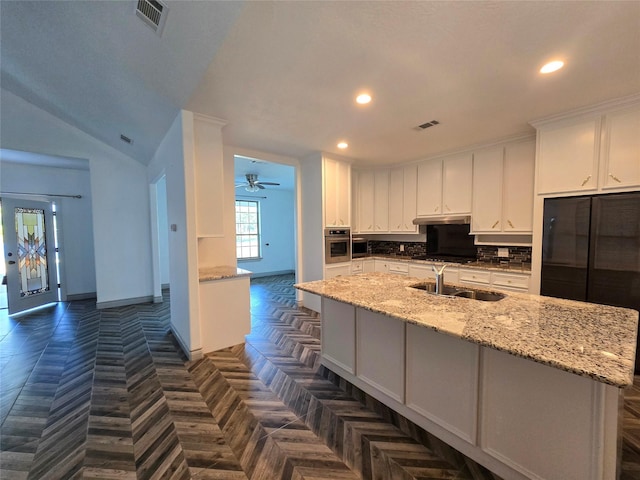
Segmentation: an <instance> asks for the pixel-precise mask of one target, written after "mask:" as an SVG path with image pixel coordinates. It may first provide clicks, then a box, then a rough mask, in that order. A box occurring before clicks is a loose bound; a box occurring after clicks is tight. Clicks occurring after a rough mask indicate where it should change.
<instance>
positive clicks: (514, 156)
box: [471, 140, 535, 234]
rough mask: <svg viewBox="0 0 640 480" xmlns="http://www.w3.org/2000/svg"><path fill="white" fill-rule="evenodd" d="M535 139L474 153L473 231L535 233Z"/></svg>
mask: <svg viewBox="0 0 640 480" xmlns="http://www.w3.org/2000/svg"><path fill="white" fill-rule="evenodd" d="M534 166H535V142H534V141H533V140H531V141H524V142H514V143H510V144H507V145H502V146H499V147H492V148H488V149H484V150H480V151H478V152H475V153H474V156H473V205H472V222H471V230H472V233H518V234H523V233H531V231H532V228H533V183H534Z"/></svg>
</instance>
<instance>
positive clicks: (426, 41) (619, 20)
mask: <svg viewBox="0 0 640 480" xmlns="http://www.w3.org/2000/svg"><path fill="white" fill-rule="evenodd" d="M166 3H167V4H168V6H169V16H168V17H167V23H166V26H165V29H164V33H163V35H162V37H158V36H157V35H156V34H155V33H154V32H152V31H151V29H149V28H148V27H147V26H145V25H144V24H142V22H141V21H140V20H138V19H137V18H136V17H135V15H134V13H133V11H134V6H135V2H134V1H131V0H127V1H120V2H114V1H98V2H94V1H74V2H64V1H44V2H30V1H19V2H5V1H2V2H0V9H1V11H0V13H1V17H2V24H1V30H0V32H1V35H2V38H1V40H2V42H1V49H2V50H1V56H2V58H1V60H2V61H1V62H0V68H1V71H2V86H3V88H6V89H8V90H10V91H12V92H13V93H16V94H18V95H20V96H22V97H24V98H25V99H27V100H28V101H30V102H32V103H34V104H36V105H38V106H40V107H41V108H45V109H47V110H48V111H50V112H52V113H54V114H56V115H58V116H59V117H61V118H62V119H63V120H65V121H67V122H69V123H71V124H72V125H75V126H77V127H78V128H81V129H82V130H84V131H86V132H88V133H90V134H92V135H94V136H96V137H97V138H99V139H101V140H103V141H105V142H106V143H109V144H111V145H113V146H114V147H116V148H118V149H120V150H121V151H123V152H125V153H127V154H129V155H131V156H132V157H134V158H136V159H138V160H139V161H140V162H142V163H147V162H148V161H149V160H150V158H151V156H152V155H153V152H154V151H155V149H156V147H157V145H158V144H159V142H160V140H161V138H162V137H163V135H164V133H165V132H166V130H167V128H168V127H169V125H170V123H171V121H172V120H173V118H174V117H175V115H176V113H177V111H178V109H179V108H186V109H189V110H192V111H195V112H199V113H203V114H207V115H212V116H215V117H219V118H223V119H225V120H226V121H227V122H228V124H227V126H226V127H225V129H224V130H223V132H224V137H225V142H226V143H227V144H231V145H235V146H238V147H243V148H246V149H251V150H254V151H255V150H257V151H264V152H268V153H272V154H279V155H284V156H288V157H298V158H299V157H302V156H306V155H308V154H310V153H312V152H314V151H325V152H332V153H338V149H337V148H336V146H335V145H336V143H337V142H338V141H339V140H342V139H345V140H346V141H347V142H348V143H349V145H350V147H349V149H348V150H347V151H340V152H339V153H340V154H342V155H343V156H347V157H351V158H353V159H355V160H356V163H360V164H369V165H377V164H391V163H397V162H404V161H411V160H417V159H420V158H424V157H427V156H430V155H434V154H438V153H443V152H447V151H452V150H456V149H461V148H465V147H468V146H470V145H474V144H479V143H485V142H490V141H493V140H499V139H502V138H507V137H511V136H516V135H521V134H527V133H533V129H532V128H531V127H530V126H529V124H528V122H529V121H531V120H534V119H537V118H540V117H544V116H548V115H551V114H557V113H560V112H564V111H567V110H570V109H574V108H578V107H581V106H585V105H590V104H594V103H597V102H601V101H605V100H609V99H613V98H617V97H622V96H626V95H631V94H635V93H638V92H640V2H638V1H607V2H594V1H587V2H582V1H571V2H569V1H540V2H538V1H499V2H497V1H474V2H464V1H447V2H440V1H438V2H436V1H410V2H403V1H390V2H385V1H363V2H351V1H333V2H316V1H306V2H301V1H276V2H271V1H252V2H246V3H241V2H223V1H198V2H196V1H190V2H185V1H167V2H166ZM554 58H561V59H563V60H565V62H566V67H565V68H564V69H563V70H561V71H559V72H558V73H556V74H552V75H548V76H542V75H540V74H538V73H537V71H538V69H539V68H540V66H541V65H542V64H543V63H545V62H546V61H547V60H550V59H554ZM361 89H367V90H369V91H370V92H371V93H372V95H373V102H372V103H371V104H370V105H369V106H367V107H358V106H356V105H355V104H354V102H353V98H354V96H355V94H356V93H357V92H359V91H360V90H361ZM430 120H438V121H440V122H441V125H439V126H437V127H432V128H429V129H427V130H425V131H421V132H418V131H416V130H415V129H414V127H415V126H417V125H419V124H421V123H424V122H426V121H430ZM121 133H123V134H125V135H127V136H129V137H131V138H133V139H134V144H133V145H132V146H128V145H126V144H124V143H122V142H121V141H120V140H119V135H120V134H121ZM264 180H265V181H268V180H266V179H264Z"/></svg>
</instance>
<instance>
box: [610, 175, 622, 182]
mask: <svg viewBox="0 0 640 480" xmlns="http://www.w3.org/2000/svg"><path fill="white" fill-rule="evenodd" d="M609 176H610V177H611V178H613V179H614V180H615V181H616V182H618V183H622V182H621V181H620V179H619V178H618V177H616V176H615V175H614V174H613V173H610V174H609Z"/></svg>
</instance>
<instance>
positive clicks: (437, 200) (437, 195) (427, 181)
mask: <svg viewBox="0 0 640 480" xmlns="http://www.w3.org/2000/svg"><path fill="white" fill-rule="evenodd" d="M418 185H420V188H419V189H418V192H417V195H416V199H417V204H416V209H417V214H418V216H419V217H427V216H430V215H440V214H441V213H442V160H439V159H438V160H428V161H426V162H423V163H420V164H419V165H418Z"/></svg>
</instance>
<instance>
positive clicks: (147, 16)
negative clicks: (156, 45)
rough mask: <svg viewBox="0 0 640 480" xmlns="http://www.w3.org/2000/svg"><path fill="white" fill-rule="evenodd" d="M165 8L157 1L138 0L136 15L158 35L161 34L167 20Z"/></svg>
mask: <svg viewBox="0 0 640 480" xmlns="http://www.w3.org/2000/svg"><path fill="white" fill-rule="evenodd" d="M167 11H168V9H167V6H166V5H163V4H162V3H160V2H158V0H138V4H137V6H136V15H137V16H138V18H140V19H142V20H143V21H144V23H146V24H147V25H148V26H149V27H151V28H152V29H153V31H154V32H156V33H157V34H158V35H160V34H161V33H162V29H163V28H164V24H165V21H166V20H167Z"/></svg>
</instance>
